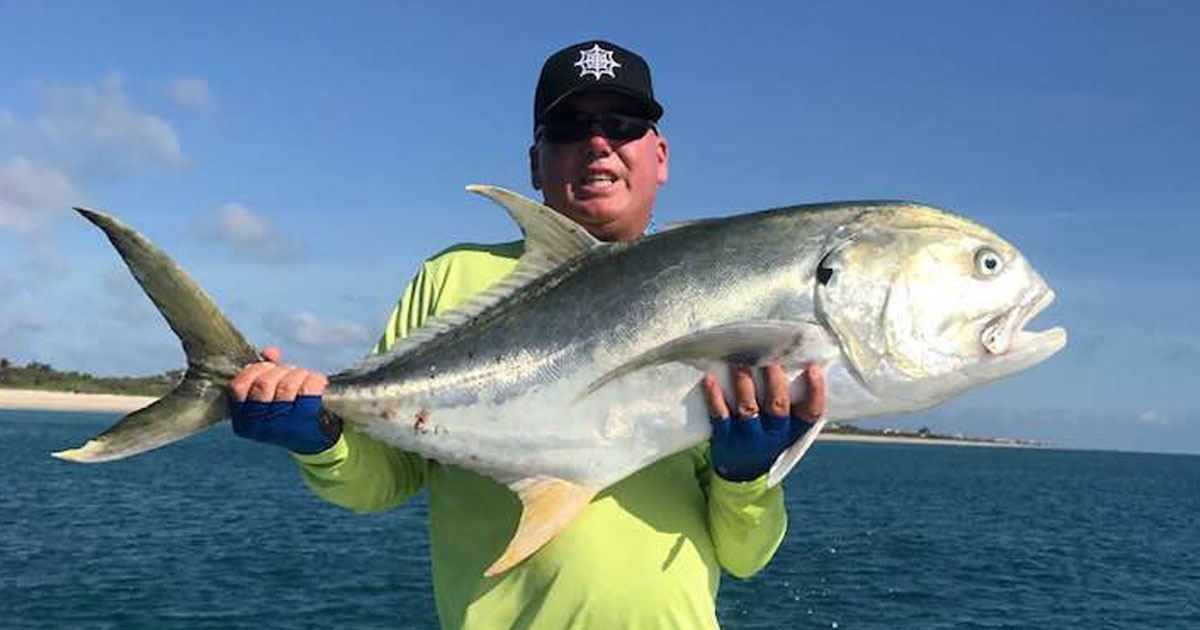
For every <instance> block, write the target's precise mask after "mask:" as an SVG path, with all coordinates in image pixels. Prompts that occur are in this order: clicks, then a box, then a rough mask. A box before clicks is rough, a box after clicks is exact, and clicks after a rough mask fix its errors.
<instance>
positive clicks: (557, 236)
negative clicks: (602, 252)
mask: <svg viewBox="0 0 1200 630" xmlns="http://www.w3.org/2000/svg"><path fill="white" fill-rule="evenodd" d="M467 190H469V191H471V192H473V193H476V194H478V195H483V196H484V197H487V198H488V199H491V200H492V201H494V202H496V203H497V204H499V205H501V206H503V207H504V209H505V210H507V211H508V214H509V215H510V216H512V218H513V220H514V221H516V222H517V225H518V226H520V227H521V233H522V234H524V235H525V253H524V254H522V255H521V262H520V264H519V265H518V266H517V269H516V272H522V271H526V272H528V271H534V272H537V275H542V274H544V273H545V272H547V271H550V270H551V269H554V268H555V267H557V266H559V265H561V264H562V263H564V262H566V261H568V260H571V259H572V258H574V257H576V256H578V255H580V254H582V253H584V252H586V251H588V250H590V249H592V248H593V247H596V246H597V245H599V244H600V240H599V239H597V238H596V237H594V236H592V235H591V234H590V233H588V231H587V230H585V229H583V226H581V225H579V224H578V223H576V222H574V221H572V220H570V219H568V218H567V217H565V216H563V215H562V214H559V213H558V212H557V211H555V210H553V209H552V208H548V207H546V206H544V205H542V204H540V203H538V202H536V201H534V200H532V199H528V198H526V197H522V196H521V195H518V194H517V193H515V192H513V191H511V190H506V189H504V188H500V187H499V186H485V185H482V184H471V185H470V186H467ZM516 272H514V273H516Z"/></svg>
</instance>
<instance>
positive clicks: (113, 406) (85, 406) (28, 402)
mask: <svg viewBox="0 0 1200 630" xmlns="http://www.w3.org/2000/svg"><path fill="white" fill-rule="evenodd" d="M155 400H157V398H154V397H153V396H122V395H118V394H77V393H74V392H53V391H47V390H42V389H9V388H6V387H0V409H8V410H13V411H103V412H113V413H116V412H121V413H128V412H130V411H136V410H138V409H141V408H142V407H145V406H146V405H149V404H150V403H152V402H154V401H155Z"/></svg>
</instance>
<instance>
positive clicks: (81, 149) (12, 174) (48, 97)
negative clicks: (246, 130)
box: [0, 73, 187, 241]
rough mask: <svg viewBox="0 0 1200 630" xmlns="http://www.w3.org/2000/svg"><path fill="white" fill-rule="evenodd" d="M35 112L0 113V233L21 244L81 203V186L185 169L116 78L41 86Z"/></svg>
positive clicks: (173, 142)
mask: <svg viewBox="0 0 1200 630" xmlns="http://www.w3.org/2000/svg"><path fill="white" fill-rule="evenodd" d="M40 95H41V109H40V111H38V112H36V113H34V114H33V115H32V116H31V117H28V118H22V117H20V116H18V115H17V114H16V113H14V112H13V111H12V110H10V109H4V110H0V230H7V231H11V232H13V233H16V234H18V235H20V236H22V237H25V238H27V239H34V240H38V241H40V240H41V239H38V238H36V232H37V230H38V229H39V227H40V226H42V225H43V224H44V223H45V222H46V220H47V219H48V218H49V217H51V216H52V215H53V214H54V213H56V212H64V211H66V210H67V209H68V208H69V207H70V206H71V205H73V204H79V203H81V202H83V201H84V199H83V194H82V193H81V184H82V183H85V182H89V181H96V180H106V179H107V180H112V179H121V178H125V177H129V176H134V175H137V174H139V173H142V172H144V171H147V170H150V169H153V168H157V167H162V166H168V167H178V166H182V165H184V164H186V162H187V160H186V158H185V156H184V154H183V150H182V148H181V145H180V142H179V137H178V136H177V135H176V133H175V130H174V129H173V128H172V127H171V125H170V124H168V123H167V122H166V121H165V120H163V119H162V118H159V117H158V116H155V115H153V114H150V113H148V112H145V111H142V110H140V109H138V108H137V107H135V106H134V105H132V104H131V103H130V102H129V99H128V98H127V97H126V94H125V86H124V82H123V79H122V78H121V76H120V75H119V74H115V73H114V74H109V75H106V76H104V77H102V78H101V79H99V80H98V81H96V82H91V83H77V84H69V83H45V84H42V85H41V86H40Z"/></svg>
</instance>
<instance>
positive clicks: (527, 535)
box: [483, 477, 596, 577]
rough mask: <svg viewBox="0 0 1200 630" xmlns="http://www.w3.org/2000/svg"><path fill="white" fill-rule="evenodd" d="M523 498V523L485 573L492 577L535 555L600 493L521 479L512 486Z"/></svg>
mask: <svg viewBox="0 0 1200 630" xmlns="http://www.w3.org/2000/svg"><path fill="white" fill-rule="evenodd" d="M509 488H511V489H512V490H513V492H516V493H517V496H518V497H520V498H521V521H520V523H519V524H518V525H517V531H516V533H515V534H513V537H512V540H510V541H509V542H508V548H506V549H505V550H504V553H503V554H501V555H500V557H499V558H498V559H497V560H496V561H495V562H493V563H492V566H490V567H488V568H487V570H486V571H484V573H483V574H484V575H485V576H487V577H492V576H494V575H499V574H501V573H504V572H505V571H507V570H509V569H511V568H512V567H513V566H515V565H516V564H517V563H518V562H520V561H522V560H524V559H525V558H528V557H529V556H531V555H533V553H534V552H535V551H537V550H538V549H541V548H542V547H543V546H544V545H545V544H546V543H548V542H550V539H552V538H554V536H555V535H557V534H558V533H559V532H561V531H562V530H563V528H565V527H566V526H567V524H569V523H570V522H571V521H572V520H574V519H575V516H576V515H578V514H579V513H580V512H581V511H583V508H585V507H587V504H588V503H589V502H591V500H592V497H594V496H596V490H595V489H594V488H589V487H587V486H584V485H581V484H578V483H575V482H572V481H567V480H565V479H558V478H555V477H533V478H528V479H521V480H520V481H517V482H515V483H513V484H510V485H509Z"/></svg>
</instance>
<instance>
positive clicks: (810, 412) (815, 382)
mask: <svg viewBox="0 0 1200 630" xmlns="http://www.w3.org/2000/svg"><path fill="white" fill-rule="evenodd" d="M804 385H805V390H806V391H807V392H808V393H807V395H805V397H804V400H802V401H800V402H798V403H796V404H795V405H793V406H792V415H793V416H795V417H797V418H800V419H801V420H804V421H805V422H808V423H809V424H812V423H814V422H816V421H817V420H819V419H820V418H821V416H823V415H825V368H823V367H821V366H820V365H817V364H816V363H809V364H808V365H806V366H804Z"/></svg>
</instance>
